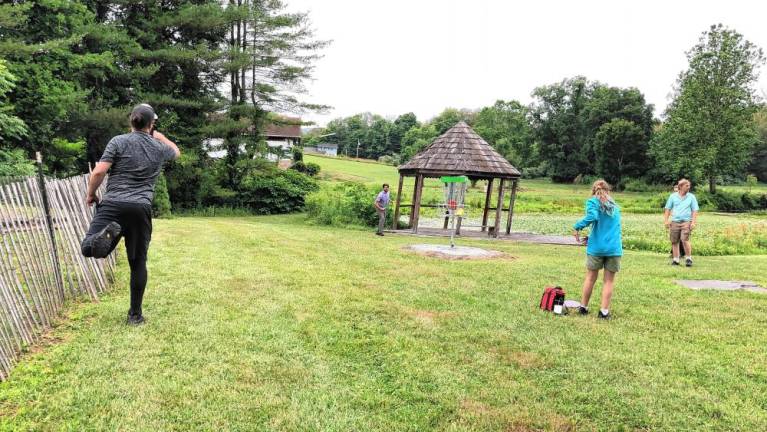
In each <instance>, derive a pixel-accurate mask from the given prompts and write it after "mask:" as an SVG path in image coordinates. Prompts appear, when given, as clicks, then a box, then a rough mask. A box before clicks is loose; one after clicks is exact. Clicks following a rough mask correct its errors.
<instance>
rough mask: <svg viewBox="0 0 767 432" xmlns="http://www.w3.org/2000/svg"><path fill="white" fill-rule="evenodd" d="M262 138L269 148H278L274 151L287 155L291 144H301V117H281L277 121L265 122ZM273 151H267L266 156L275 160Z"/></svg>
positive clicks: (291, 146) (291, 147)
mask: <svg viewBox="0 0 767 432" xmlns="http://www.w3.org/2000/svg"><path fill="white" fill-rule="evenodd" d="M264 138H265V139H266V144H267V145H268V146H269V147H270V148H272V149H274V150H276V149H279V150H280V151H278V152H274V153H282V154H283V155H289V154H290V152H291V151H292V150H293V146H300V145H301V119H300V118H295V117H282V118H281V119H280V122H279V123H277V122H275V123H270V124H267V125H266V129H265V131H264ZM274 153H269V154H268V155H267V158H268V159H270V160H274V161H276V160H277V159H278V156H277V155H276V154H274Z"/></svg>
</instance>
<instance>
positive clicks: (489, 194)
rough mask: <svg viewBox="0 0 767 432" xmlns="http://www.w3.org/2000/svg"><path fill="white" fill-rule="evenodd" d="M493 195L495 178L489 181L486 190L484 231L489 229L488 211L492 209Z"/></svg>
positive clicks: (483, 212)
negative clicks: (491, 199) (491, 200)
mask: <svg viewBox="0 0 767 432" xmlns="http://www.w3.org/2000/svg"><path fill="white" fill-rule="evenodd" d="M492 196H493V179H489V180H488V181H487V191H485V209H484V210H483V211H482V232H485V231H486V230H487V213H488V211H489V209H490V198H492Z"/></svg>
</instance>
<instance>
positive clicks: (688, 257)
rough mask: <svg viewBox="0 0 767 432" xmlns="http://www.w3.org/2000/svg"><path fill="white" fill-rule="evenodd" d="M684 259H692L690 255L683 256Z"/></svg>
mask: <svg viewBox="0 0 767 432" xmlns="http://www.w3.org/2000/svg"><path fill="white" fill-rule="evenodd" d="M684 259H688V260H691V259H692V255H685V257H684Z"/></svg>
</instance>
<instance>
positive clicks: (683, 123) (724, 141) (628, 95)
mask: <svg viewBox="0 0 767 432" xmlns="http://www.w3.org/2000/svg"><path fill="white" fill-rule="evenodd" d="M688 59H689V62H690V66H689V69H688V70H686V71H683V72H682V73H681V74H680V77H679V80H678V82H677V86H676V88H675V98H674V101H673V102H672V103H671V104H670V106H669V107H668V109H667V110H666V112H665V113H664V117H665V118H664V121H661V120H658V119H653V106H652V105H651V104H648V103H647V102H646V101H645V97H644V95H643V94H642V93H641V92H640V91H639V90H638V89H636V88H618V87H612V86H609V85H606V84H603V83H600V82H596V81H590V80H588V79H587V78H585V77H581V76H578V77H573V78H569V79H565V80H563V81H561V82H558V83H554V84H550V85H544V86H540V87H538V88H536V89H535V90H533V92H532V96H533V102H532V103H531V104H530V105H529V106H526V105H523V104H521V103H520V102H518V101H514V100H512V101H503V100H499V101H497V102H496V103H495V104H493V105H492V106H488V107H484V108H480V109H477V110H458V109H453V108H448V109H446V110H444V111H443V112H442V113H440V114H439V115H438V116H436V117H435V118H433V119H430V120H427V121H424V122H419V121H418V120H417V119H416V118H415V115H413V114H412V113H408V114H403V115H401V116H399V117H397V118H396V119H394V120H388V119H385V118H383V117H381V116H379V115H375V114H371V113H365V114H358V115H355V116H351V117H346V118H339V119H335V120H333V121H331V122H330V123H328V125H327V127H326V128H324V129H322V130H317V131H314V132H313V136H311V137H310V138H309V139H308V140H307V145H312V144H316V143H318V142H330V143H336V144H338V146H339V153H340V154H343V155H347V156H351V157H354V156H359V157H365V158H375V159H377V158H382V157H384V159H385V160H387V161H391V162H392V163H395V164H397V163H401V162H404V161H406V160H408V159H410V158H411V157H412V156H413V155H414V154H416V153H417V152H418V151H420V150H421V149H423V148H424V147H425V146H427V145H428V144H429V143H431V141H432V140H434V138H436V137H437V136H439V135H441V134H442V133H444V132H445V131H446V130H447V129H449V128H450V127H452V126H453V125H455V124H456V123H457V122H459V121H461V120H463V121H466V122H467V123H469V124H470V125H471V126H472V127H473V128H474V129H475V131H476V132H477V133H478V134H479V135H480V136H482V137H483V138H484V139H485V140H486V141H487V142H488V143H489V144H490V145H492V146H493V147H494V148H495V149H496V150H497V151H498V152H499V153H500V154H501V155H503V156H504V157H505V158H506V159H508V160H509V161H510V162H511V163H512V164H514V165H515V166H517V167H518V168H521V169H522V170H523V172H524V173H526V174H527V175H530V176H538V175H541V176H543V175H546V176H551V177H552V179H553V180H554V181H559V182H571V181H573V180H575V179H577V178H583V177H585V176H600V177H604V178H605V179H607V180H608V181H609V182H611V183H613V184H616V185H619V186H620V185H622V184H624V183H625V182H626V180H627V179H629V178H633V179H641V180H644V181H647V182H653V183H667V182H671V181H673V180H674V179H677V178H679V177H683V176H684V177H688V178H691V179H693V180H694V181H696V182H697V183H701V184H709V187H710V188H711V189H712V191H713V188H714V187H715V183H716V180H718V179H722V178H725V179H743V178H745V177H746V175H747V174H749V173H753V174H754V175H756V176H757V177H758V178H759V179H760V180H762V181H764V180H765V179H767V109H765V108H764V106H762V105H759V103H758V97H757V95H756V94H755V92H754V88H753V85H754V84H755V83H756V81H757V77H758V74H757V72H758V68H759V66H760V65H761V64H762V63H763V61H764V59H763V56H762V52H761V50H760V49H758V48H757V47H755V46H754V45H753V44H751V43H749V42H748V41H746V40H745V39H744V38H743V36H742V35H740V34H738V33H737V32H735V31H732V30H729V29H726V28H724V27H723V26H721V25H717V26H712V27H711V28H710V29H709V30H708V31H706V32H704V33H703V34H702V35H701V38H700V41H699V43H698V44H696V45H695V46H694V47H693V49H692V50H691V51H690V52H689V53H688Z"/></svg>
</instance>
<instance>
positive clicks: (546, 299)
mask: <svg viewBox="0 0 767 432" xmlns="http://www.w3.org/2000/svg"><path fill="white" fill-rule="evenodd" d="M564 304H565V290H563V289H562V287H560V286H555V287H546V288H545V289H544V290H543V296H541V309H543V310H545V311H549V312H554V313H555V314H557V315H561V314H563V313H566V311H567V309H565V307H564Z"/></svg>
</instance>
